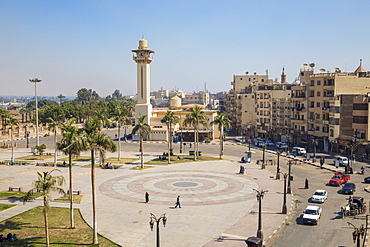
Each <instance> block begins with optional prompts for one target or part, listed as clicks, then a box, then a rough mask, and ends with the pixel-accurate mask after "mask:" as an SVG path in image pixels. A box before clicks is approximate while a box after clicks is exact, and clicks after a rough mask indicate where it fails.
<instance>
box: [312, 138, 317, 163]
mask: <svg viewBox="0 0 370 247" xmlns="http://www.w3.org/2000/svg"><path fill="white" fill-rule="evenodd" d="M312 142H313V159H312V161H313V162H314V163H315V162H316V140H315V138H313V139H312Z"/></svg>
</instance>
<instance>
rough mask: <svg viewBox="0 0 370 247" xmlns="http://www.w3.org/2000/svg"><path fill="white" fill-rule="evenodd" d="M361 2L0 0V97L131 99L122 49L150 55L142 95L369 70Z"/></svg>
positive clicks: (132, 84) (369, 5) (132, 70)
mask: <svg viewBox="0 0 370 247" xmlns="http://www.w3.org/2000/svg"><path fill="white" fill-rule="evenodd" d="M369 9H370V1H360V0H352V1H348V0H346V1H344V0H337V1H318V0H313V1H297V0H285V1H284V0H282V1H273V0H265V1H262V0H243V1H242V0H229V1H219V0H213V1H200V0H197V1H195V0H188V1H169V0H168V1H165V0H159V1H156V0H152V1H147V0H142V1H125V0H120V1H119V0H105V1H98V0H63V1H57V0H47V1H46V0H32V1H30V0H9V1H6V0H0V30H1V36H0V44H1V46H0V52H1V53H0V55H1V56H0V67H1V84H0V95H33V94H34V91H33V90H34V86H33V85H32V84H31V83H30V82H28V79H29V78H33V77H39V78H41V79H42V80H43V81H42V82H41V83H40V84H38V94H39V95H48V96H56V95H59V94H63V95H67V96H73V95H75V94H76V92H77V91H78V89H80V88H83V87H86V88H89V89H90V88H91V89H93V90H95V91H97V93H98V94H99V95H100V96H103V97H105V96H107V95H109V94H112V93H113V92H114V90H115V89H119V90H120V91H121V92H122V93H123V94H136V63H135V62H134V61H133V60H132V52H131V50H132V49H136V48H137V46H138V40H139V39H141V38H142V37H143V36H144V38H145V39H147V40H148V46H149V48H150V49H152V50H154V51H155V53H154V59H155V60H154V61H153V62H152V63H151V90H152V91H154V90H158V89H161V88H163V89H181V90H183V91H186V92H193V91H198V90H203V89H204V85H205V83H206V84H207V89H208V90H209V91H210V92H218V91H226V90H229V89H231V85H230V82H231V81H232V79H233V75H234V74H244V73H245V72H246V71H249V72H250V73H253V72H256V73H258V74H265V73H266V69H268V72H269V77H270V78H272V79H274V78H280V74H281V70H282V67H283V66H284V67H285V72H286V73H287V75H288V81H289V82H292V81H294V79H295V78H296V77H297V76H298V73H299V70H300V68H301V67H300V65H301V64H302V63H312V62H314V63H316V70H317V69H319V68H325V69H326V70H332V69H333V68H334V67H339V68H341V69H342V71H354V70H355V69H356V68H357V66H358V65H359V59H363V65H364V67H365V68H366V69H367V70H370V47H369V46H370V33H369V32H368V24H369V23H370V17H369V16H370V15H369V14H368V10H369Z"/></svg>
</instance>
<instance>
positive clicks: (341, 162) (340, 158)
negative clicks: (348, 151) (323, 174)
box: [334, 155, 349, 166]
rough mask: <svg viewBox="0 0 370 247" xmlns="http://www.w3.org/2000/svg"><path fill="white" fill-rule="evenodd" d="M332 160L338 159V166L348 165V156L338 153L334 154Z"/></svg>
mask: <svg viewBox="0 0 370 247" xmlns="http://www.w3.org/2000/svg"><path fill="white" fill-rule="evenodd" d="M334 160H338V161H339V166H348V164H349V163H348V158H347V157H344V156H340V155H335V156H334Z"/></svg>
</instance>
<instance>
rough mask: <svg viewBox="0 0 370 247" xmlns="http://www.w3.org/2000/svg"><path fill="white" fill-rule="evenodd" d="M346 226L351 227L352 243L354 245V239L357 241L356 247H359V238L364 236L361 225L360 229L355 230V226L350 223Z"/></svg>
mask: <svg viewBox="0 0 370 247" xmlns="http://www.w3.org/2000/svg"><path fill="white" fill-rule="evenodd" d="M347 224H348V225H351V226H353V232H352V237H353V242H354V243H356V239H357V247H360V246H361V243H360V242H361V240H360V237H361V238H364V234H365V228H364V225H361V227H360V228H357V227H355V225H353V224H352V223H350V222H347Z"/></svg>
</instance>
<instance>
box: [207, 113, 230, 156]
mask: <svg viewBox="0 0 370 247" xmlns="http://www.w3.org/2000/svg"><path fill="white" fill-rule="evenodd" d="M211 124H212V125H218V130H219V131H220V159H221V158H222V155H224V129H225V128H226V129H229V128H230V126H231V125H230V119H228V118H227V117H226V112H223V113H221V114H220V115H218V116H217V117H216V118H215V120H214V121H212V122H211Z"/></svg>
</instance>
